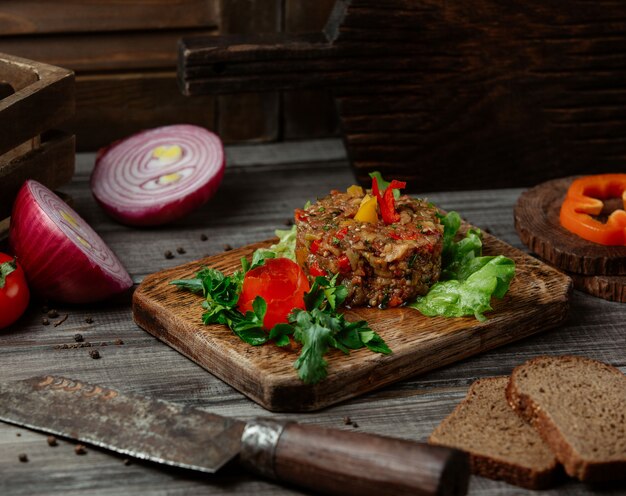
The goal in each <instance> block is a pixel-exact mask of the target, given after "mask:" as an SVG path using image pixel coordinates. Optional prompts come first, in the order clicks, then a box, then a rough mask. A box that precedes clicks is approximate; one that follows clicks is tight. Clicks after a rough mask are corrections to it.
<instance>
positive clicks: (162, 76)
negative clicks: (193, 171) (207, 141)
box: [64, 71, 216, 151]
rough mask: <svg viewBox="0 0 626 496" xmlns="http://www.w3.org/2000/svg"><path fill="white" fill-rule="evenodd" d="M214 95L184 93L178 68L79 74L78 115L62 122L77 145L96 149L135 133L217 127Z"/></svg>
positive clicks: (80, 148)
mask: <svg viewBox="0 0 626 496" xmlns="http://www.w3.org/2000/svg"><path fill="white" fill-rule="evenodd" d="M215 100H216V99H215V97H213V96H210V95H209V96H201V97H198V98H194V99H189V98H185V97H183V96H182V95H181V94H180V92H179V91H178V86H177V84H176V73H175V72H174V71H157V72H127V73H122V74H93V75H80V74H79V75H77V77H76V114H75V115H74V117H73V119H71V120H70V121H68V123H67V124H66V125H65V126H64V128H65V129H66V130H68V131H69V132H73V133H75V134H77V136H78V138H77V149H78V150H79V151H81V150H97V149H98V148H101V147H103V146H106V145H108V144H110V143H111V142H113V141H115V140H118V139H121V138H124V137H127V136H129V135H131V134H133V133H136V132H139V131H142V130H144V129H149V128H153V127H157V126H164V125H169V124H177V123H185V124H195V125H198V126H202V127H206V128H208V129H215V116H216V111H215Z"/></svg>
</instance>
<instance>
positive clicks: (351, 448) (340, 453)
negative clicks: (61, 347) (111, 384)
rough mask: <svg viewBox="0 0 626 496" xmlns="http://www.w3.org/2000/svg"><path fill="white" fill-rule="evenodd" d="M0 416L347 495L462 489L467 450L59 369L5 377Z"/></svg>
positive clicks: (86, 439)
mask: <svg viewBox="0 0 626 496" xmlns="http://www.w3.org/2000/svg"><path fill="white" fill-rule="evenodd" d="M0 420H2V421H4V422H8V423H11V424H16V425H20V426H23V427H27V428H29V429H34V430H38V431H43V432H48V433H51V434H55V435H57V436H60V437H65V438H71V439H75V440H78V441H80V442H83V443H86V444H91V445H94V446H98V447H101V448H105V449H108V450H112V451H115V452H117V453H122V454H124V455H128V456H132V457H135V458H139V459H143V460H149V461H151V462H156V463H162V464H166V465H170V466H174V467H181V468H185V469H191V470H198V471H201V472H206V473H214V472H217V471H218V470H219V469H220V468H221V467H222V466H224V465H225V464H226V463H227V462H229V461H231V460H233V459H235V458H238V460H239V462H240V463H242V464H243V465H244V466H245V467H246V468H248V469H250V470H252V471H253V472H255V473H257V474H259V475H261V476H264V477H266V478H270V479H275V480H278V481H281V482H284V483H287V484H293V485H297V486H301V487H305V488H308V489H310V490H313V491H316V492H324V493H327V494H341V495H360V496H368V495H372V496H374V495H376V496H378V495H381V494H385V495H390V496H392V495H402V494H413V495H424V496H427V495H428V496H430V495H451V496H456V495H464V494H466V493H467V486H468V479H469V462H468V458H467V455H466V454H465V453H463V452H461V451H457V450H453V449H449V448H445V447H441V446H430V445H427V444H424V443H418V442H413V441H407V440H402V439H394V438H391V437H384V436H378V435H373V434H364V433H358V432H348V431H343V430H338V429H326V428H322V427H317V426H313V425H301V424H297V423H295V422H280V421H277V420H274V419H269V418H268V419H256V420H253V421H250V422H243V421H240V420H236V419H232V418H227V417H222V416H220V415H215V414H212V413H209V412H206V411H204V410H200V409H198V408H193V407H190V406H184V405H180V404H177V403H171V402H167V401H163V400H159V399H152V398H148V397H144V396H139V395H134V394H122V393H120V392H119V391H116V390H114V389H110V388H107V387H103V386H98V385H93V384H88V383H86V382H81V381H77V380H73V379H67V378H65V377H59V376H52V375H48V376H43V377H33V378H31V379H26V380H23V381H15V382H7V383H3V384H0Z"/></svg>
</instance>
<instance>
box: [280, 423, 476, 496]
mask: <svg viewBox="0 0 626 496" xmlns="http://www.w3.org/2000/svg"><path fill="white" fill-rule="evenodd" d="M433 448H435V449H433ZM274 464H275V472H276V476H277V478H278V479H279V480H283V481H287V482H290V483H292V484H294V485H297V486H300V487H310V488H315V489H317V490H319V491H320V492H322V493H324V494H335V495H338V496H380V495H381V494H385V495H387V496H402V495H408V494H411V495H415V496H463V495H465V494H466V493H467V486H468V482H469V473H470V467H469V459H468V456H467V455H466V454H465V453H463V452H461V451H458V450H452V449H449V448H443V447H442V446H429V445H428V444H426V443H411V442H408V441H406V440H404V439H393V438H388V437H383V436H371V435H365V434H363V433H358V432H345V431H340V430H337V429H333V430H330V429H325V428H321V427H317V426H310V425H302V424H287V426H286V427H285V429H284V431H283V433H282V434H281V436H280V439H279V441H278V446H277V447H276V451H275V455H274Z"/></svg>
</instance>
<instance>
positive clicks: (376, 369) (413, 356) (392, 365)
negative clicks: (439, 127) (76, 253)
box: [133, 234, 572, 412]
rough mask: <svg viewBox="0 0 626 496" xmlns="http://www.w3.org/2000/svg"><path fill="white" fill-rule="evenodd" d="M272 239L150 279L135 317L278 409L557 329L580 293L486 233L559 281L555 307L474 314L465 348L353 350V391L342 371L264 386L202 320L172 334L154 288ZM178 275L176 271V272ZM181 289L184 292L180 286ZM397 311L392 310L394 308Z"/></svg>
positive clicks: (496, 245)
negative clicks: (217, 348)
mask: <svg viewBox="0 0 626 496" xmlns="http://www.w3.org/2000/svg"><path fill="white" fill-rule="evenodd" d="M269 243H271V241H267V242H263V243H257V244H254V245H250V246H247V247H243V248H240V249H238V250H235V251H234V252H228V253H227V254H221V255H217V256H214V257H209V258H205V259H202V260H199V261H195V262H190V263H187V264H184V265H180V266H178V267H174V268H172V269H168V270H166V271H162V272H159V273H156V274H152V275H150V276H147V277H146V278H145V279H144V281H143V282H142V283H141V284H140V286H139V287H138V288H137V290H136V291H135V293H134V295H133V318H134V320H135V322H136V323H137V325H139V326H140V327H141V328H143V329H145V330H146V331H147V332H149V333H150V334H152V335H154V336H155V337H157V338H158V339H160V340H162V341H164V342H165V343H167V344H168V345H169V346H171V347H172V348H174V349H176V350H177V351H178V352H180V353H181V354H183V355H184V356H186V357H188V358H190V359H192V360H193V361H194V362H196V363H198V364H199V365H201V366H203V367H204V368H206V369H207V370H209V372H211V373H212V374H214V375H215V376H217V377H218V378H220V379H222V380H224V381H225V382H227V383H228V384H230V385H231V386H232V387H234V388H235V389H237V390H238V391H240V392H241V393H242V394H244V395H246V396H248V397H249V398H250V399H252V400H253V401H255V402H256V403H258V404H260V405H261V406H263V407H264V408H266V409H268V410H270V411H280V412H288V411H298V412H305V411H313V410H318V409H321V408H324V407H326V406H329V405H331V404H334V403H338V402H340V401H344V400H347V399H349V398H352V397H355V396H358V395H361V394H364V393H366V392H369V391H372V390H374V389H378V388H380V387H383V386H385V385H388V384H390V383H392V382H395V381H398V380H401V379H404V378H408V377H411V376H415V375H417V374H420V373H424V372H427V371H430V370H433V369H435V368H439V367H442V366H444V365H448V364H450V363H452V362H455V361H458V360H461V359H463V358H467V357H469V356H472V355H474V354H477V353H480V352H483V351H487V350H489V349H492V348H495V347H497V346H500V345H503V344H505V343H510V342H513V341H516V340H519V339H523V338H525V337H528V336H531V335H533V334H536V333H538V332H541V331H544V330H548V329H552V328H554V327H557V326H558V325H560V324H561V323H562V322H563V321H564V320H565V319H566V318H567V314H568V310H569V296H570V294H571V290H572V282H571V279H570V278H569V277H567V276H566V275H564V274H562V273H561V272H560V271H558V270H556V269H554V268H552V267H550V266H548V265H547V264H544V263H543V262H541V261H539V260H537V259H535V258H533V257H531V256H529V255H526V254H525V253H523V252H521V251H520V250H517V249H515V248H513V247H511V246H510V245H508V244H506V243H504V242H502V241H500V240H498V239H497V238H495V237H493V236H490V235H488V234H485V245H486V246H489V248H490V251H491V252H494V253H496V252H497V253H503V254H505V255H507V256H511V257H512V258H514V259H515V260H516V262H517V263H518V266H519V267H520V269H522V270H529V271H531V270H538V271H539V272H540V273H541V274H542V277H545V278H546V279H547V278H551V279H553V280H554V284H553V286H552V287H550V288H549V292H550V293H551V294H550V298H551V299H550V301H549V302H548V303H547V304H538V305H536V306H535V307H534V308H533V309H532V310H531V311H528V310H524V311H520V312H518V313H517V314H516V315H515V319H514V320H515V322H516V326H515V329H507V330H502V329H501V328H499V327H498V323H499V320H500V319H503V318H504V316H502V315H498V314H497V313H494V314H491V315H489V320H488V321H487V322H484V323H480V322H478V321H473V317H471V318H466V319H472V321H473V322H475V325H473V326H471V327H470V328H468V329H467V330H465V331H464V332H463V336H462V337H463V339H464V340H465V342H464V346H463V349H462V350H461V351H460V352H459V351H458V346H457V348H455V347H454V346H452V345H453V344H454V343H457V344H458V342H459V334H456V335H447V336H441V335H439V336H438V337H437V340H436V341H435V340H433V341H431V342H429V344H428V346H426V347H424V348H423V349H421V350H420V351H419V353H410V354H404V355H401V356H398V355H397V354H396V355H394V356H384V355H378V354H373V353H369V352H368V351H367V350H357V351H356V352H355V351H353V352H352V353H355V354H360V359H361V363H360V365H359V373H358V374H357V375H355V376H353V377H352V378H353V380H352V382H351V385H353V386H354V387H352V388H351V387H350V385H348V386H346V384H345V383H344V381H342V380H341V379H342V378H341V377H340V375H333V374H329V377H328V378H327V379H325V381H324V382H323V383H320V385H312V386H304V385H303V384H302V383H301V382H300V381H299V379H298V378H297V376H296V373H295V371H294V373H293V376H292V377H291V378H289V379H287V380H286V379H284V378H280V377H279V378H278V379H276V378H272V377H269V378H268V377H265V378H264V383H263V384H262V383H261V382H260V381H258V380H257V377H256V375H255V370H252V369H245V370H239V371H238V374H237V375H236V376H235V377H234V376H233V375H232V373H229V371H228V369H227V366H228V364H227V362H224V361H222V360H221V359H220V357H219V356H215V355H212V354H211V353H210V346H211V343H210V342H208V341H205V340H204V339H203V336H202V334H201V333H198V332H197V331H195V330H194V325H188V324H185V326H186V331H189V336H192V338H191V340H187V341H184V340H180V339H178V337H177V336H176V335H173V334H171V333H170V332H169V331H168V324H169V321H168V318H167V317H163V316H164V315H166V312H164V311H163V310H164V308H163V307H162V305H161V303H160V302H159V301H153V300H152V299H151V298H149V297H147V296H146V293H147V292H148V291H149V290H150V288H151V287H154V286H155V285H159V284H162V283H163V282H164V281H165V280H170V279H172V278H174V277H180V276H181V275H183V276H184V277H188V276H190V275H191V274H193V273H194V272H195V271H197V270H198V269H199V267H201V266H202V265H207V264H208V265H211V266H213V267H217V268H220V264H221V263H222V261H223V260H225V259H226V258H232V257H233V255H239V256H249V255H250V254H251V253H252V252H253V251H254V250H255V249H257V248H259V247H264V246H267V245H268V244H269ZM173 273H176V276H174V275H173ZM540 279H541V278H540ZM536 286H537V288H538V289H537V291H543V292H544V293H546V292H547V291H548V288H545V287H544V288H543V289H542V288H541V281H537V284H536ZM173 290H176V289H175V288H173ZM505 300H506V297H505ZM200 301H201V300H200V299H198V300H197V302H195V303H194V304H195V305H198V304H199V303H200ZM502 305H506V301H503V302H498V303H496V305H495V308H496V310H497V308H498V307H499V306H502ZM405 310H408V309H405ZM393 311H394V310H386V312H393ZM408 311H411V310H408ZM424 319H427V317H424ZM440 319H441V318H440ZM444 320H445V319H444ZM196 327H197V326H196ZM205 330H206V332H224V331H226V332H230V331H228V329H226V328H225V327H224V326H207V327H206V328H205ZM504 334H506V336H505V338H506V339H505V340H504V342H503V340H502V336H503V335H504ZM198 347H200V348H202V347H206V349H207V351H206V356H205V357H204V358H202V359H201V360H198V359H197V357H196V358H194V357H193V352H192V348H195V349H196V354H197V349H198ZM455 350H456V351H455ZM442 351H443V353H442ZM254 352H255V351H254V349H253V348H252V347H250V353H254ZM277 352H280V351H277ZM337 353H339V352H337ZM435 355H437V356H438V359H437V361H436V362H434V361H433V356H435ZM205 360H206V363H210V364H211V366H210V367H207V366H205V365H204V364H203V363H201V362H203V361H205ZM256 373H258V372H256ZM322 384H323V385H322ZM322 389H323V392H322ZM294 405H297V407H294Z"/></svg>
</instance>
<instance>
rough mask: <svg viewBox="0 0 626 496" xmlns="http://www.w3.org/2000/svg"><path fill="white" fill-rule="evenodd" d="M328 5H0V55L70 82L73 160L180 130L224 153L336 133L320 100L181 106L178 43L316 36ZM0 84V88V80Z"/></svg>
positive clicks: (329, 106) (166, 1) (156, 1)
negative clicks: (216, 139) (136, 136)
mask: <svg viewBox="0 0 626 496" xmlns="http://www.w3.org/2000/svg"><path fill="white" fill-rule="evenodd" d="M333 4H334V0H317V1H315V2H313V1H301V0H129V1H125V0H86V1H76V0H59V1H55V2H54V8H50V2H48V1H46V0H23V1H22V0H20V1H19V2H15V1H12V0H0V52H6V53H10V54H14V55H20V56H23V57H26V58H32V59H34V60H39V61H42V62H48V63H51V64H56V65H59V66H62V67H67V68H69V69H72V70H74V71H75V72H76V88H77V100H76V115H75V118H74V119H73V121H72V122H71V123H70V125H69V126H67V130H68V131H71V132H73V133H75V134H76V136H77V147H78V149H79V150H96V149H98V148H99V147H102V146H105V145H107V144H109V143H110V142H111V141H113V140H117V139H120V138H123V137H125V136H128V135H129V134H132V133H134V132H137V131H140V130H142V129H147V128H151V127H156V126H161V125H165V124H175V123H181V122H187V123H192V124H198V125H201V126H204V127H207V128H209V129H212V130H215V131H217V132H218V133H219V134H220V135H221V136H222V138H223V140H224V141H225V142H227V143H233V142H242V141H249V142H258V141H273V140H278V139H283V138H286V139H294V138H296V139H297V138H305V137H324V136H329V135H332V134H336V133H337V123H336V114H335V110H334V104H333V102H332V100H331V99H330V96H329V95H328V94H327V92H326V93H324V92H317V91H313V92H301V93H294V94H292V93H289V94H285V95H281V94H279V93H278V92H276V93H265V94H258V93H251V94H243V95H235V96H225V97H220V98H213V97H211V96H202V97H195V98H193V99H188V98H184V97H182V96H181V95H180V92H179V90H178V87H177V84H176V58H177V53H176V46H177V45H176V44H177V40H178V39H179V38H181V37H182V36H191V35H194V34H211V35H212V34H219V33H242V34H249V33H259V32H279V31H283V30H287V31H290V32H296V31H309V30H313V31H320V30H321V29H322V27H323V26H324V24H325V22H326V18H327V17H328V14H329V12H330V9H331V7H332V5H333ZM0 79H1V78H0Z"/></svg>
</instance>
